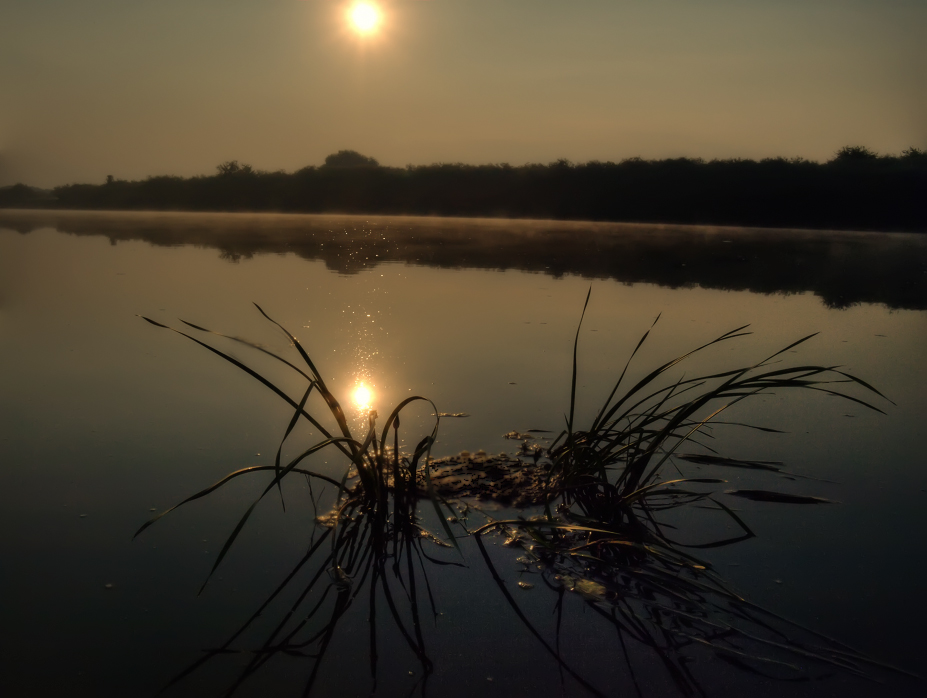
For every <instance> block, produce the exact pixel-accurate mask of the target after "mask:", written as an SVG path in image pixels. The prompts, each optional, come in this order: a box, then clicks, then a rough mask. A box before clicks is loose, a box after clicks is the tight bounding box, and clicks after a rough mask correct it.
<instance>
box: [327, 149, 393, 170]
mask: <svg viewBox="0 0 927 698" xmlns="http://www.w3.org/2000/svg"><path fill="white" fill-rule="evenodd" d="M379 166H380V163H379V162H377V161H376V160H374V159H373V158H368V157H367V156H366V155H361V154H360V153H358V152H357V151H356V150H339V151H338V152H337V153H334V154H332V155H329V156H328V157H327V158H325V167H379Z"/></svg>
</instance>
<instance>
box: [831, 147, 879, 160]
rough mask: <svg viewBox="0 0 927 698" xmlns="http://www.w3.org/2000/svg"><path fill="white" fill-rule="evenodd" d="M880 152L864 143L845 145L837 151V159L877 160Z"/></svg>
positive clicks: (835, 157)
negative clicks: (870, 148)
mask: <svg viewBox="0 0 927 698" xmlns="http://www.w3.org/2000/svg"><path fill="white" fill-rule="evenodd" d="M878 157H879V154H878V153H876V152H875V151H873V150H869V148H867V147H866V146H864V145H845V146H843V147H842V148H841V149H840V150H838V151H837V153H836V155H835V156H834V159H835V160H875V159H876V158H878Z"/></svg>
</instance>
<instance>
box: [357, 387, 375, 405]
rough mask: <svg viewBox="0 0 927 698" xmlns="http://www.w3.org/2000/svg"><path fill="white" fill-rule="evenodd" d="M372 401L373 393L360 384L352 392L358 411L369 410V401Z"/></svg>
mask: <svg viewBox="0 0 927 698" xmlns="http://www.w3.org/2000/svg"><path fill="white" fill-rule="evenodd" d="M372 399H373V393H371V392H370V388H368V387H367V386H366V385H364V384H363V383H361V384H360V385H358V386H357V388H356V389H355V390H354V404H355V405H357V406H358V407H359V408H360V409H362V410H366V409H370V401H371V400H372Z"/></svg>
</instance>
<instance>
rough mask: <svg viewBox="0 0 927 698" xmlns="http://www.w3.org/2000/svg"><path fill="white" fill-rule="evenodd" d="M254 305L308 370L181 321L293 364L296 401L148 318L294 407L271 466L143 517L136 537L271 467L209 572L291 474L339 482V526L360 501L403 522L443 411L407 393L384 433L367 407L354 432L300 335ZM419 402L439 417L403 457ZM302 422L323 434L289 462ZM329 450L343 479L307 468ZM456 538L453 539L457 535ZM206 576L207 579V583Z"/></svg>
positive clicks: (336, 518)
mask: <svg viewBox="0 0 927 698" xmlns="http://www.w3.org/2000/svg"><path fill="white" fill-rule="evenodd" d="M255 307H256V308H257V309H258V310H259V311H260V313H261V315H263V316H264V317H265V318H266V319H267V320H269V321H270V322H272V323H273V324H274V325H276V326H277V327H278V328H279V329H280V330H282V331H283V332H284V333H285V335H286V336H287V338H288V339H289V341H290V343H291V344H292V345H293V347H294V348H295V349H296V351H297V353H298V354H299V357H300V358H301V360H302V362H303V364H304V365H305V368H301V367H300V366H298V365H296V364H294V363H292V362H290V361H289V360H287V359H285V358H283V357H282V356H279V355H278V354H276V353H274V352H272V351H270V350H268V349H266V348H264V347H262V346H259V345H257V344H254V343H252V342H248V341H246V340H243V339H241V338H238V337H231V336H229V335H224V334H221V333H219V332H213V331H212V330H208V329H206V328H204V327H200V326H198V325H194V324H192V323H189V322H186V321H182V322H183V323H184V324H185V325H187V326H188V327H190V328H192V329H194V330H196V331H198V332H203V333H208V334H212V335H215V336H219V337H223V338H225V339H228V340H232V341H234V342H238V343H241V344H245V345H247V346H250V347H252V348H254V349H257V350H258V351H260V352H263V353H264V354H266V355H268V356H270V357H272V358H273V359H275V360H276V361H279V362H281V363H283V364H284V365H286V366H288V367H289V368H290V369H292V370H293V371H294V372H296V373H297V374H298V375H299V376H301V377H302V379H303V380H305V381H306V382H307V384H306V388H305V391H304V392H303V394H302V397H301V398H300V399H299V400H298V401H297V400H295V399H294V398H292V397H290V395H288V394H287V393H286V392H285V391H284V390H283V389H282V388H280V387H279V386H278V385H276V384H275V383H273V382H271V381H270V380H268V379H267V378H266V377H265V376H264V375H262V374H260V373H258V372H257V371H256V370H254V369H252V368H251V367H249V366H247V365H245V364H244V363H242V362H241V361H239V360H238V359H236V358H234V357H232V356H231V355H229V354H227V353H226V352H223V351H221V350H220V349H217V348H216V347H214V346H212V345H210V344H207V343H205V342H203V341H201V340H199V339H197V338H196V337H194V336H192V335H190V334H187V333H186V332H182V331H181V330H178V329H175V328H173V327H168V326H167V325H163V324H161V323H159V322H156V321H154V320H152V319H150V318H147V317H145V318H143V319H144V320H146V321H147V322H149V323H151V324H152V325H155V326H156V327H160V328H163V329H168V330H171V331H173V332H176V333H178V334H180V335H182V336H184V337H186V338H188V339H190V340H192V341H193V342H196V343H197V344H199V345H200V346H202V347H204V348H206V349H208V350H209V351H211V352H213V353H214V354H216V355H218V356H220V357H221V358H223V359H225V360H226V361H228V362H229V363H231V364H232V365H234V366H236V367H237V368H239V369H241V370H242V371H244V372H245V373H247V374H248V375H249V376H251V377H252V378H254V379H256V380H257V381H258V382H260V383H261V384H262V385H264V386H265V387H267V388H268V389H270V390H271V391H272V392H274V393H275V394H276V395H278V396H279V397H280V398H281V399H282V400H283V401H284V402H286V403H287V404H288V405H289V406H290V407H291V408H292V409H293V416H292V418H291V419H290V422H289V424H288V425H287V428H286V430H285V432H284V435H283V438H282V440H281V442H280V446H279V448H278V449H277V454H276V457H275V459H274V465H272V466H268V465H263V466H253V467H250V468H243V469H241V470H236V471H235V472H232V473H230V474H228V475H226V476H225V477H224V478H222V479H221V480H219V481H218V482H216V483H215V484H213V485H211V486H210V487H207V488H206V489H203V490H201V491H199V492H197V493H196V494H193V495H191V496H189V497H187V498H186V499H184V500H183V501H182V502H180V503H179V504H177V505H175V506H174V507H171V508H170V509H168V510H166V511H164V512H162V513H160V514H158V515H157V516H156V517H154V518H153V519H151V520H149V521H148V522H146V523H145V524H144V525H143V526H142V527H141V528H140V529H139V530H138V531H137V532H136V534H135V535H136V536H137V535H138V534H139V533H141V532H142V531H144V530H145V529H146V528H148V527H149V526H151V525H152V524H153V523H155V522H156V521H157V520H158V519H160V518H161V517H163V516H165V515H167V514H169V513H170V512H171V511H173V510H174V509H176V508H177V507H180V506H182V505H184V504H187V503H188V502H192V501H194V500H196V499H200V498H201V497H205V496H206V495H208V494H210V493H211V492H214V491H215V490H217V489H219V488H220V487H222V486H223V485H225V484H227V483H228V482H230V481H231V480H234V479H236V478H238V477H241V476H243V475H249V474H254V473H259V472H267V471H271V472H272V473H273V478H272V479H271V480H270V482H269V483H268V484H267V485H266V486H265V487H264V489H263V491H262V492H261V494H260V495H259V496H258V497H257V499H256V500H255V501H254V503H253V504H251V506H250V507H248V509H247V510H246V511H245V513H244V514H243V515H242V517H241V519H240V520H239V522H238V524H237V525H236V526H235V528H234V530H233V531H232V533H231V534H230V535H229V537H228V538H227V539H226V541H225V544H224V545H223V546H222V549H221V551H220V552H219V555H218V556H217V558H216V561H215V564H214V565H213V568H212V570H211V571H210V576H211V575H212V574H213V573H214V572H215V571H216V569H217V568H218V567H219V565H220V563H221V562H222V560H223V559H224V558H225V556H226V554H227V553H228V551H229V549H230V548H231V547H232V544H233V543H234V542H235V540H236V538H237V537H238V535H239V533H240V532H241V530H242V529H243V528H244V526H245V524H246V523H247V521H248V519H249V518H250V516H251V514H252V513H253V512H254V509H255V507H256V506H257V505H258V504H259V503H260V502H261V500H263V499H264V497H266V496H267V495H268V494H270V493H271V492H272V491H273V490H274V489H277V491H278V492H279V494H280V499H281V502H283V489H282V482H283V480H284V478H286V477H287V476H291V475H294V476H295V475H301V476H303V477H305V478H307V479H308V480H309V481H310V482H311V480H320V481H323V482H327V483H329V484H333V485H335V486H336V487H338V491H339V497H338V502H337V509H336V511H334V512H333V513H332V515H331V520H332V521H333V522H334V523H335V525H337V523H338V522H339V521H340V519H341V518H342V516H343V515H344V513H345V512H346V511H348V510H350V509H356V508H357V507H359V506H363V507H364V509H365V511H367V512H374V513H375V514H376V516H377V517H380V518H383V519H384V520H386V519H390V518H392V517H394V518H396V519H397V520H398V519H399V518H401V516H402V515H408V511H406V512H405V513H404V514H403V513H402V512H401V511H400V510H399V509H400V508H401V505H404V506H406V507H407V508H408V507H413V508H414V504H413V499H414V497H415V494H416V493H417V490H418V487H417V485H418V481H417V478H416V473H417V472H418V471H419V463H420V462H427V460H428V458H429V456H430V453H431V447H432V445H433V444H434V442H435V439H436V438H437V433H438V424H439V422H440V418H439V417H437V415H438V410H437V408H436V407H435V405H434V403H432V402H431V400H428V399H427V398H424V397H420V396H417V395H416V396H412V397H408V398H406V399H405V400H403V401H402V402H400V403H399V404H398V405H397V406H396V407H395V408H394V409H393V411H392V412H391V413H390V414H389V416H388V417H387V419H386V422H385V424H384V425H383V428H382V431H381V432H380V434H379V437H378V434H377V424H376V420H377V412H376V411H375V410H370V412H369V413H368V429H367V433H366V435H365V436H364V437H362V438H358V437H355V436H354V435H353V434H352V433H351V428H350V426H349V424H348V420H347V418H346V417H345V414H344V410H343V409H342V407H341V404H340V403H339V402H338V400H337V398H336V397H335V395H334V394H333V393H332V392H331V390H329V388H328V386H327V385H326V384H325V381H324V380H323V379H322V376H321V374H320V373H319V371H318V369H317V368H316V366H315V364H314V363H313V361H312V359H311V358H309V355H308V354H307V353H306V351H305V349H304V348H303V346H302V345H301V344H300V343H299V340H297V339H296V337H294V336H293V335H292V334H291V333H290V332H289V331H288V330H287V329H286V328H285V327H283V326H282V325H281V324H280V323H278V322H277V321H276V320H273V319H272V318H271V317H270V316H268V315H267V313H265V312H264V310H263V309H262V308H261V307H260V306H258V305H257V304H255ZM313 393H316V394H317V395H318V396H319V397H320V398H321V400H322V403H323V404H324V412H327V416H328V417H330V419H331V420H333V421H334V425H335V427H334V428H333V429H329V428H326V427H325V426H324V425H323V424H322V422H321V421H320V420H321V419H324V418H325V416H324V415H320V414H318V413H317V412H313V411H312V410H310V408H309V407H308V406H307V405H308V403H309V399H310V398H311V397H312V395H313ZM419 401H424V402H426V403H428V404H429V405H431V407H432V409H433V410H434V414H435V415H436V416H435V423H434V428H433V429H432V431H431V433H430V434H427V435H426V436H424V437H423V438H422V439H421V440H420V441H419V442H418V444H417V445H416V446H415V449H414V450H413V452H412V453H411V455H408V456H403V455H402V454H401V452H400V448H399V415H400V413H401V412H402V410H403V409H404V408H405V407H406V406H408V405H410V404H411V403H414V402H419ZM301 420H305V421H306V422H308V423H309V424H310V425H312V427H314V428H315V430H316V431H317V432H318V433H319V434H320V435H321V439H320V440H319V441H318V442H316V443H315V444H313V445H312V446H310V447H309V448H307V449H305V450H303V451H302V452H301V453H299V454H298V455H296V456H295V457H293V458H292V459H290V460H289V461H288V462H285V463H284V462H283V461H282V453H283V447H284V443H285V442H286V440H287V439H288V438H289V436H290V435H291V434H292V433H293V431H294V429H295V428H296V427H297V425H298V424H299V423H300V421H301ZM391 442H392V443H391ZM331 449H336V450H337V451H340V452H341V454H342V455H343V456H344V457H345V459H346V466H347V467H345V470H344V476H343V477H342V479H341V481H340V482H339V481H337V480H335V479H333V478H331V477H328V476H327V475H323V474H321V473H317V472H315V471H313V470H309V469H306V468H305V467H303V466H302V464H303V462H304V461H305V460H306V459H308V458H310V457H311V456H313V455H315V454H317V453H320V452H322V451H325V450H331ZM352 470H353V471H355V472H356V473H357V483H356V484H355V485H353V486H351V487H348V486H347V482H348V475H349V473H350V472H351V471H352ZM424 474H425V475H424V479H425V487H426V490H428V489H430V488H431V480H430V478H429V470H428V469H427V468H425V469H424ZM433 501H434V502H435V507H436V509H437V513H438V519H439V521H441V523H442V524H443V525H444V527H445V529H446V532H447V533H448V535H449V536H450V529H449V528H447V523H446V521H445V519H444V518H443V516H441V510H440V504H439V501H438V500H437V499H433ZM394 505H395V506H396V507H397V509H396V510H395V511H391V508H392V507H393V506H394ZM284 507H285V504H284ZM451 540H453V537H452V536H451ZM208 580H209V578H208V577H207V580H206V582H208ZM206 582H204V584H203V586H204V587H205V585H206Z"/></svg>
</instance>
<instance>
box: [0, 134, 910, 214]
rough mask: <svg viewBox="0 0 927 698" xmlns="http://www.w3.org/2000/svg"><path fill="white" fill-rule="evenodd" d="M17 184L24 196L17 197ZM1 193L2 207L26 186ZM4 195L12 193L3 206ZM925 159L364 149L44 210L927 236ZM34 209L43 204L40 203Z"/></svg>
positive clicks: (862, 152)
mask: <svg viewBox="0 0 927 698" xmlns="http://www.w3.org/2000/svg"><path fill="white" fill-rule="evenodd" d="M16 187H19V189H18V191H17V192H12V191H9V192H8V191H7V190H13V189H16ZM16 187H7V188H5V189H0V206H2V205H6V206H11V205H12V206H21V205H29V203H30V202H29V201H19V202H17V200H16V199H17V196H16V195H14V194H16V193H18V195H19V196H20V197H22V195H23V194H24V191H25V190H27V189H29V188H28V187H23V185H16ZM5 192H6V198H4V195H5ZM925 195H927V153H925V152H924V151H922V150H919V149H917V148H909V149H908V150H906V151H904V152H903V153H901V154H900V155H878V154H876V153H874V152H872V151H871V150H868V149H867V148H864V147H860V146H848V147H845V148H842V149H841V150H840V151H838V152H837V153H836V154H835V156H834V157H833V158H832V159H831V160H829V161H827V162H823V163H819V162H813V161H809V160H804V159H800V158H799V159H785V158H770V159H764V160H759V161H755V160H741V159H730V160H711V161H705V160H702V159H690V158H675V159H665V160H643V159H640V158H631V159H627V160H623V161H621V162H617V163H615V162H598V161H592V162H586V163H581V164H576V163H571V162H569V161H566V160H558V161H556V162H553V163H549V164H528V165H522V166H511V165H507V164H499V165H463V164H435V165H424V166H409V167H405V168H396V167H384V166H381V165H380V164H379V163H378V162H377V161H376V160H374V159H373V158H369V157H366V156H363V155H361V154H359V153H357V152H355V151H340V152H339V153H335V154H333V155H330V156H329V157H328V158H326V161H325V164H323V165H321V166H318V167H316V166H310V167H305V168H303V169H301V170H298V171H296V172H292V173H287V172H282V171H278V172H265V171H261V170H256V169H254V168H252V167H250V166H249V165H244V164H239V163H238V162H237V161H234V160H233V161H228V162H224V163H222V164H220V165H219V166H218V167H217V171H216V173H215V174H213V175H210V176H196V177H188V178H184V177H176V176H156V177H149V178H147V179H145V180H141V181H124V180H119V179H116V178H114V177H108V178H107V181H106V183H104V184H99V185H96V184H69V185H66V186H60V187H56V188H55V189H54V190H53V192H52V197H53V200H48V201H45V202H44V205H54V206H55V207H58V208H74V209H136V210H138V209H142V210H188V211H288V212H305V213H361V214H396V215H398V214H410V215H440V216H464V217H475V216H480V217H482V216H490V217H495V216H501V217H513V218H552V219H572V220H592V221H628V222H633V221H637V222H658V223H682V224H714V225H744V226H761V227H792V228H795V227H808V228H839V229H870V230H909V231H920V232H925V231H927V206H925V205H924V201H925V200H927V196H925ZM31 203H33V204H35V203H36V201H35V200H34V199H33V200H32V202H31Z"/></svg>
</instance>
